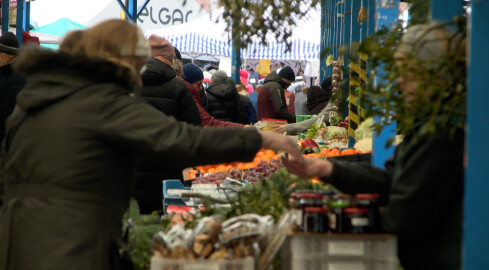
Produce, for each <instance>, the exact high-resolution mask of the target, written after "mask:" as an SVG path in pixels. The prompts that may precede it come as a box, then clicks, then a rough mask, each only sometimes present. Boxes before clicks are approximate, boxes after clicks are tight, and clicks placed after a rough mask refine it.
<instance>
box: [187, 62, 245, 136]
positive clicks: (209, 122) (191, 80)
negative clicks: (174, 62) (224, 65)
mask: <svg viewBox="0 0 489 270" xmlns="http://www.w3.org/2000/svg"><path fill="white" fill-rule="evenodd" d="M183 80H184V83H185V84H186V85H187V88H188V90H189V91H190V93H191V94H192V97H193V98H194V101H195V104H196V105H197V109H198V110H199V113H200V117H201V118H202V126H203V127H206V126H211V127H243V126H244V125H243V124H238V123H233V122H229V121H220V120H217V119H215V118H214V117H213V116H212V115H210V114H209V113H208V112H207V111H206V110H205V109H204V107H203V106H202V96H201V94H200V91H201V90H202V81H203V80H204V73H203V72H202V69H200V68H199V67H198V66H197V65H195V64H192V63H187V64H185V65H183Z"/></svg>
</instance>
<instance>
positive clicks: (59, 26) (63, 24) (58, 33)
mask: <svg viewBox="0 0 489 270" xmlns="http://www.w3.org/2000/svg"><path fill="white" fill-rule="evenodd" d="M85 28H87V27H86V26H84V25H82V24H79V23H77V22H74V21H72V20H70V19H67V18H61V19H59V20H57V21H55V22H53V23H50V24H47V25H44V26H41V27H38V28H35V29H32V30H31V32H32V34H33V35H35V36H38V37H39V39H40V37H41V36H42V35H47V37H49V36H50V37H54V38H52V39H51V40H50V42H42V41H41V46H43V47H48V48H54V49H57V48H58V44H59V42H60V41H61V38H62V37H63V36H64V35H65V34H66V33H68V32H70V31H73V30H81V29H85Z"/></svg>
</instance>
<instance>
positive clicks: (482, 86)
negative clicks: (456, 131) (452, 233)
mask: <svg viewBox="0 0 489 270" xmlns="http://www.w3.org/2000/svg"><path fill="white" fill-rule="evenodd" d="M487 14H489V1H488V0H482V1H472V13H471V14H470V18H469V60H468V62H469V63H470V65H469V70H468V80H469V81H468V103H467V135H466V146H467V152H466V154H467V166H466V170H465V212H464V213H465V220H464V225H465V226H464V237H463V239H464V240H463V241H464V247H463V256H462V258H463V260H464V261H463V269H467V270H470V269H489V256H487V245H488V243H489V230H488V229H487V224H489V204H488V203H487V200H488V199H487V194H488V190H489V181H488V179H489V166H488V165H487V160H488V157H487V153H488V152H487V151H489V141H488V140H487V136H486V135H487V134H488V132H489V125H488V124H487V117H486V115H487V114H486V113H484V112H485V111H486V110H487V104H489V91H487V78H489V69H487V63H489V51H488V50H487V48H489V36H488V35H487V33H489V20H488V19H487Z"/></svg>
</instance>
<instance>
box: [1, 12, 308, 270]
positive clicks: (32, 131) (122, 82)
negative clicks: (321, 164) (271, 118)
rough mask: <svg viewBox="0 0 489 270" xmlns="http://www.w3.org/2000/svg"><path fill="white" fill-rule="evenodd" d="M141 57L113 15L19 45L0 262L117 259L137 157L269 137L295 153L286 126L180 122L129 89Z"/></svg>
mask: <svg viewBox="0 0 489 270" xmlns="http://www.w3.org/2000/svg"><path fill="white" fill-rule="evenodd" d="M149 57H150V48H149V44H148V42H147V41H146V39H145V37H144V35H143V33H142V31H141V30H140V29H139V28H138V27H137V26H135V25H134V24H131V23H129V22H127V21H123V20H109V21H104V22H102V23H100V24H97V25H95V26H93V27H90V28H87V29H84V30H79V31H74V32H70V33H69V34H67V35H66V36H65V38H64V39H63V41H62V42H61V44H60V48H59V50H58V51H53V50H47V49H44V48H40V47H30V48H27V49H26V50H24V51H23V52H22V53H21V54H20V56H19V59H18V61H17V62H16V64H15V67H14V68H15V69H16V70H17V71H19V72H21V73H23V74H25V75H26V77H27V85H26V86H25V88H24V89H23V90H22V91H21V92H20V93H19V95H18V103H17V106H16V108H15V109H14V112H13V113H12V116H11V117H10V118H9V120H8V123H7V139H6V140H5V141H4V144H3V148H4V151H3V152H2V156H1V158H0V202H2V206H1V212H0V269H4V270H9V269H16V270H30V269H37V270H44V269H72V270H77V269H80V270H81V269H83V270H85V269H92V270H97V269H100V270H102V269H103V270H107V269H115V270H117V269H121V262H120V250H122V249H121V242H122V238H121V235H122V224H121V220H122V216H123V213H124V212H125V210H126V209H127V206H128V203H129V196H130V194H131V185H132V176H133V169H134V159H135V156H144V157H147V158H151V159H154V160H158V161H160V162H162V163H166V164H168V165H175V166H194V165H200V164H216V163H222V162H230V161H251V160H252V159H253V158H254V156H255V154H256V153H257V152H258V151H259V149H260V148H269V149H272V150H275V151H280V150H284V151H287V152H288V153H289V156H290V155H291V156H293V157H294V158H295V159H296V160H297V162H304V160H303V159H302V154H301V153H300V152H299V151H298V150H297V146H296V144H295V143H294V142H293V141H291V140H290V138H287V137H285V136H280V135H278V134H274V133H270V132H262V131H258V130H256V129H254V128H230V127H227V128H202V127H198V126H195V125H190V124H187V123H185V122H179V121H176V120H175V118H173V117H169V116H166V115H165V114H163V113H161V112H160V111H158V110H157V109H155V108H154V107H153V106H151V105H149V104H147V103H145V102H143V101H142V100H141V99H138V98H135V96H134V95H133V94H132V93H131V91H132V90H133V89H134V87H136V86H138V85H141V79H140V76H139V73H140V72H141V70H142V68H143V67H144V65H145V64H146V62H147V60H148V58H149ZM160 190H161V189H160Z"/></svg>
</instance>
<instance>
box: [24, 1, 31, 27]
mask: <svg viewBox="0 0 489 270" xmlns="http://www.w3.org/2000/svg"><path fill="white" fill-rule="evenodd" d="M24 7H25V8H24V31H27V32H29V31H30V30H31V2H30V1H29V2H26V3H25V4H24Z"/></svg>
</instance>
